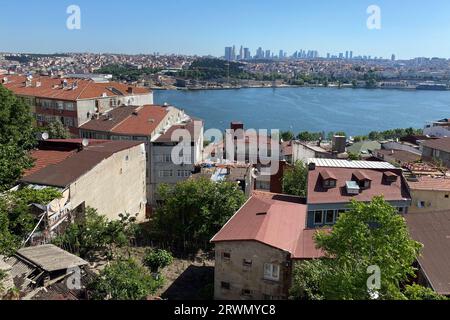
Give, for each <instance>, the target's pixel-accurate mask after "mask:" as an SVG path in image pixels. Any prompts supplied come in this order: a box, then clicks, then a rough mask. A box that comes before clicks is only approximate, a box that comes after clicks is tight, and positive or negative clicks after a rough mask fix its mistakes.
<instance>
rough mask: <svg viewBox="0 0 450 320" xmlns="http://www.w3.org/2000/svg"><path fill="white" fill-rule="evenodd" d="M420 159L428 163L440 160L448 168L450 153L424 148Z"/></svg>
mask: <svg viewBox="0 0 450 320" xmlns="http://www.w3.org/2000/svg"><path fill="white" fill-rule="evenodd" d="M422 157H423V159H424V160H428V161H432V160H435V159H437V160H440V161H442V163H443V164H444V165H445V166H447V167H449V168H450V153H447V152H444V151H440V150H435V149H431V148H428V147H425V146H424V147H423V149H422Z"/></svg>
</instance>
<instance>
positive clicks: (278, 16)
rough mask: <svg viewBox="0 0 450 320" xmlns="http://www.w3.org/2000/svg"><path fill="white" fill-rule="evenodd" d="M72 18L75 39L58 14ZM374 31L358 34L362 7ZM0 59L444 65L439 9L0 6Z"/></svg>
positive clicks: (328, 3)
mask: <svg viewBox="0 0 450 320" xmlns="http://www.w3.org/2000/svg"><path fill="white" fill-rule="evenodd" d="M71 4H76V5H78V6H80V8H81V24H82V25H81V30H72V31H71V30H68V29H67V28H66V19H67V17H68V15H67V14H66V9H67V7H68V6H69V5H71ZM372 4H375V5H378V6H379V7H380V8H381V18H382V20H381V30H369V29H368V28H367V27H366V21H367V18H368V14H367V13H366V10H367V7H368V6H369V5H372ZM0 7H1V8H2V15H1V19H0V51H14V52H44V53H48V52H68V51H71V52H86V51H90V52H118V53H152V52H160V53H183V54H201V55H206V54H212V55H223V48H224V47H225V46H226V45H232V44H235V45H236V46H238V47H239V46H240V45H241V44H242V45H244V46H246V47H249V48H251V49H252V53H254V52H255V51H256V49H257V48H258V47H259V46H261V47H263V48H264V49H271V50H274V51H275V52H278V50H280V49H284V50H286V51H288V53H292V52H294V51H296V50H298V49H316V50H319V52H320V54H321V55H325V54H326V53H327V52H331V53H338V52H342V51H344V52H345V50H353V51H354V53H355V54H367V55H369V54H370V55H372V56H383V57H390V55H391V54H392V53H395V54H396V55H397V56H398V58H411V57H417V56H440V57H446V58H450V1H448V0H428V1H420V0H270V1H269V0H227V1H215V0H209V1H206V0H177V1H175V0H160V1H155V0H127V1H117V0H108V1H107V0H90V1H87V0H70V1H66V0H57V1H56V0H39V1H35V0H22V1H7V0H0Z"/></svg>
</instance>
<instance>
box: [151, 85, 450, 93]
mask: <svg viewBox="0 0 450 320" xmlns="http://www.w3.org/2000/svg"><path fill="white" fill-rule="evenodd" d="M148 88H149V89H150V90H153V91H223V90H241V89H294V88H304V89H308V88H309V89H316V88H321V89H338V90H340V89H355V90H357V89H366V90H398V91H431V92H436V91H438V92H444V91H450V89H446V90H434V89H429V90H426V89H416V88H381V87H375V88H367V87H353V86H341V87H339V86H334V85H333V86H322V85H309V86H299V85H278V86H236V87H218V88H211V87H198V88H182V87H175V88H163V87H148Z"/></svg>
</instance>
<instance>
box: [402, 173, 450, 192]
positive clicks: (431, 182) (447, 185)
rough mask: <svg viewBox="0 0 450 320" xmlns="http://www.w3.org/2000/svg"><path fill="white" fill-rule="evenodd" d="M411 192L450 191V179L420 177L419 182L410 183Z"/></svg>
mask: <svg viewBox="0 0 450 320" xmlns="http://www.w3.org/2000/svg"><path fill="white" fill-rule="evenodd" d="M408 184H409V187H410V188H411V190H424V191H450V179H449V178H445V177H444V178H443V177H440V178H433V177H426V176H424V177H419V178H418V180H417V181H408Z"/></svg>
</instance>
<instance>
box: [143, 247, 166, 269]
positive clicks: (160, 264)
mask: <svg viewBox="0 0 450 320" xmlns="http://www.w3.org/2000/svg"><path fill="white" fill-rule="evenodd" d="M172 262H173V257H172V254H171V253H170V252H168V251H166V250H161V249H156V250H152V249H148V250H146V252H145V256H144V258H143V263H144V265H145V266H146V267H148V268H149V269H150V271H151V272H158V271H159V270H160V269H163V268H165V267H167V266H169V265H171V264H172Z"/></svg>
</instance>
